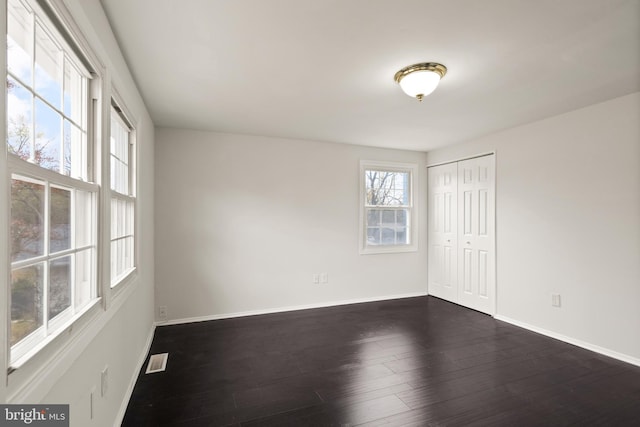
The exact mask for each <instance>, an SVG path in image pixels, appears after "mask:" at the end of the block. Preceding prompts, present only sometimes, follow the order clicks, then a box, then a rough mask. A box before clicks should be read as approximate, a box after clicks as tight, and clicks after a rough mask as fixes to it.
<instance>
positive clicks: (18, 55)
mask: <svg viewBox="0 0 640 427" xmlns="http://www.w3.org/2000/svg"><path fill="white" fill-rule="evenodd" d="M31 58H33V15H32V14H31V12H29V11H28V10H27V9H25V8H24V6H23V5H22V4H21V3H20V2H18V1H9V2H8V4H7V68H8V69H9V71H10V72H11V73H13V74H14V75H15V76H17V77H18V78H19V79H20V80H22V81H23V82H25V83H26V84H28V85H31V84H32V82H31V75H32V74H31V65H32V62H33V60H32V59H31Z"/></svg>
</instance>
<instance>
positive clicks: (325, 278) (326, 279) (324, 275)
mask: <svg viewBox="0 0 640 427" xmlns="http://www.w3.org/2000/svg"><path fill="white" fill-rule="evenodd" d="M320 283H329V273H320Z"/></svg>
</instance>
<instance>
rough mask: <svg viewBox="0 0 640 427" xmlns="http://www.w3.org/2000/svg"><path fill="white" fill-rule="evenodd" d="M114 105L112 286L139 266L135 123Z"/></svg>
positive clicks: (112, 131)
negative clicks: (136, 255) (136, 241)
mask: <svg viewBox="0 0 640 427" xmlns="http://www.w3.org/2000/svg"><path fill="white" fill-rule="evenodd" d="M113 104H114V105H113V106H112V107H111V144H110V145H111V148H110V153H111V155H110V159H111V287H114V286H116V285H117V284H118V283H121V282H122V280H123V279H124V278H125V277H127V275H128V274H129V273H130V272H131V271H133V269H134V267H135V256H134V254H135V250H134V249H135V240H134V236H135V233H134V230H135V226H134V224H135V203H136V199H135V174H134V167H133V166H134V165H135V161H134V159H135V150H134V141H133V132H132V131H131V126H130V125H129V122H128V121H127V120H126V118H125V117H124V115H123V114H122V110H121V109H120V107H118V106H117V105H116V104H115V102H114V103H113Z"/></svg>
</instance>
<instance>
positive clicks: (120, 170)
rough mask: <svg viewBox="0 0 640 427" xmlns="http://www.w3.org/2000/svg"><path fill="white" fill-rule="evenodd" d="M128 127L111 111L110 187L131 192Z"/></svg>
mask: <svg viewBox="0 0 640 427" xmlns="http://www.w3.org/2000/svg"><path fill="white" fill-rule="evenodd" d="M129 134H130V132H129V129H128V128H127V127H126V126H125V125H124V124H123V123H122V120H120V116H119V115H118V113H117V112H116V111H115V110H112V112H111V189H112V190H115V191H117V192H118V193H120V194H126V195H129V194H131V190H130V188H129Z"/></svg>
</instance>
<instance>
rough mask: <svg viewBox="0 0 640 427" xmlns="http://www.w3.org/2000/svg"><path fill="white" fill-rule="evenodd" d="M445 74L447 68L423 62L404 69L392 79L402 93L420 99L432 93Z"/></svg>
mask: <svg viewBox="0 0 640 427" xmlns="http://www.w3.org/2000/svg"><path fill="white" fill-rule="evenodd" d="M445 74H447V67H445V66H444V65H442V64H438V63H435V62H424V63H421V64H413V65H410V66H408V67H404V68H403V69H402V70H400V71H398V72H397V73H396V75H395V77H394V80H395V81H396V83H398V84H399V85H400V87H401V88H402V90H403V91H404V93H406V94H407V95H409V96H411V97H415V98H418V101H422V98H424V97H425V96H427V95H429V94H430V93H431V92H433V91H434V90H435V89H436V87H438V83H440V79H441V78H443V77H444V75H445Z"/></svg>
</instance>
